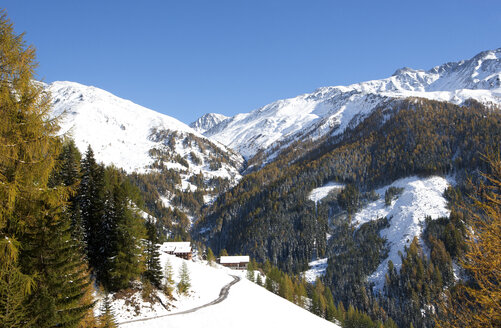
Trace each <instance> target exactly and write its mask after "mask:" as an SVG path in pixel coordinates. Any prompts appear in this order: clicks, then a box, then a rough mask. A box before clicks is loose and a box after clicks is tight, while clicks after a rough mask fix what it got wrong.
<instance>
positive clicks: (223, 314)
mask: <svg viewBox="0 0 501 328" xmlns="http://www.w3.org/2000/svg"><path fill="white" fill-rule="evenodd" d="M161 261H162V265H163V267H164V268H165V265H166V262H167V261H169V262H170V263H171V265H172V268H173V270H174V272H175V273H176V276H175V282H176V283H177V282H178V281H179V279H180V278H179V276H178V275H177V273H178V272H179V269H180V267H181V265H182V263H186V264H187V266H188V269H189V272H190V278H191V284H192V288H191V292H190V294H189V295H187V296H186V295H179V294H177V292H176V293H175V295H174V297H175V299H176V300H174V301H169V300H167V299H166V298H165V297H162V295H161V293H159V295H160V296H161V297H162V298H163V302H164V304H169V308H170V309H169V310H166V309H165V308H163V307H162V306H161V305H160V304H159V303H158V302H157V303H156V304H154V305H152V304H150V303H147V302H144V301H142V299H141V296H140V293H139V292H138V293H137V294H136V295H135V296H133V297H129V298H128V300H129V301H128V302H127V303H128V305H126V302H124V300H121V299H115V301H113V303H112V304H113V309H114V312H115V314H116V318H117V322H118V324H119V326H120V327H145V328H154V327H186V326H187V322H189V326H190V327H197V326H200V327H202V326H203V327H214V328H221V327H236V326H239V327H267V326H270V325H272V326H273V325H277V326H282V325H283V326H287V327H298V328H299V327H305V326H306V325H311V324H313V325H315V327H333V328H334V327H338V326H337V325H335V324H333V323H331V322H328V321H326V320H324V319H322V318H320V317H317V316H315V315H314V314H312V313H310V312H308V311H306V310H304V309H303V308H300V307H298V306H297V305H295V304H293V303H291V302H289V301H287V300H285V299H283V298H281V297H279V296H277V295H275V294H273V293H271V292H269V291H268V290H266V289H265V288H263V287H260V286H258V285H256V284H254V283H252V282H250V281H248V280H246V278H245V271H234V270H230V269H227V268H224V267H221V266H219V265H216V264H214V266H212V267H211V266H209V265H208V264H207V263H206V262H205V261H201V260H196V261H186V260H182V259H179V258H177V257H175V256H172V255H167V254H165V253H162V256H161ZM234 275H237V276H240V277H241V280H240V281H239V282H237V283H236V284H235V285H233V286H232V287H231V288H230V290H229V295H228V298H227V299H225V300H223V301H222V302H220V303H218V304H215V305H212V306H209V307H207V308H203V309H200V310H197V311H196V312H193V313H187V314H180V315H173V316H170V315H171V314H176V313H179V312H184V311H187V310H190V309H192V308H196V307H199V306H201V305H204V304H207V303H210V302H211V301H213V300H215V299H216V298H217V297H218V295H219V291H220V289H221V288H222V287H223V286H224V285H226V284H227V283H229V282H231V281H233V278H232V276H234ZM137 309H139V313H138V312H137V311H138V310H137ZM155 317H159V318H157V319H151V318H155ZM142 319H151V320H145V321H139V320H142ZM131 320H132V321H133V322H130V321H131Z"/></svg>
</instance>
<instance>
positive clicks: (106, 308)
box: [99, 294, 117, 328]
mask: <svg viewBox="0 0 501 328" xmlns="http://www.w3.org/2000/svg"><path fill="white" fill-rule="evenodd" d="M99 324H100V325H99V327H100V328H116V327H117V324H116V322H115V316H114V314H113V309H112V308H111V300H110V296H109V295H108V294H107V295H106V296H105V297H104V300H103V304H102V305H101V315H100V316H99Z"/></svg>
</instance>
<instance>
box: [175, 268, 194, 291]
mask: <svg viewBox="0 0 501 328" xmlns="http://www.w3.org/2000/svg"><path fill="white" fill-rule="evenodd" d="M179 278H180V280H179V282H178V284H177V290H178V292H179V294H187V293H188V291H189V289H190V287H191V282H190V272H189V270H188V266H187V265H186V262H184V261H183V264H182V265H181V268H180V269H179Z"/></svg>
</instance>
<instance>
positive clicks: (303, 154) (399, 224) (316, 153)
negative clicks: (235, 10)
mask: <svg viewBox="0 0 501 328" xmlns="http://www.w3.org/2000/svg"><path fill="white" fill-rule="evenodd" d="M35 84H36V85H37V86H38V87H39V88H41V89H43V90H45V91H47V92H48V94H50V107H51V109H50V117H51V118H54V119H56V120H57V121H58V124H59V126H60V130H59V131H58V132H57V136H58V137H57V139H58V140H61V144H62V146H61V147H62V150H61V151H60V152H58V153H60V155H59V157H58V160H57V163H56V164H54V170H53V171H54V172H55V173H54V172H53V173H51V175H50V178H47V180H48V181H49V182H48V186H51V187H50V188H52V189H51V190H52V191H54V190H59V189H58V187H61V188H62V186H64V187H68V188H69V189H71V191H70V192H68V195H69V196H68V199H67V203H68V204H69V205H68V204H66V203H65V204H64V205H61V206H62V207H64V206H66V207H64V208H65V210H62V212H64V213H65V214H61V216H62V217H63V216H64V215H68V216H69V217H71V220H70V221H71V225H70V224H68V226H67V227H65V228H64V229H63V228H61V229H62V230H64V231H66V232H68V231H71V238H70V237H69V236H70V233H69V232H68V240H69V239H74V240H80V241H79V243H77V244H78V245H77V246H74V247H80V248H81V249H84V250H85V251H84V252H86V253H85V258H86V259H87V260H88V264H89V270H90V272H92V276H91V277H92V279H93V280H94V281H95V282H96V286H97V285H98V284H101V285H102V286H103V287H102V288H103V289H104V290H105V291H106V293H107V295H108V296H102V295H104V294H105V293H104V292H99V291H97V289H93V291H92V293H94V294H96V293H97V294H99V295H101V296H100V297H99V302H98V303H97V304H95V305H94V304H93V303H92V302H89V306H88V307H89V308H91V307H94V309H95V313H98V314H99V315H100V316H101V317H104V318H105V319H102V320H104V321H106V320H107V319H106V318H107V317H106V316H107V315H111V312H115V318H116V320H115V321H116V323H118V324H120V325H123V326H124V327H125V326H128V327H157V326H158V327H161V326H162V327H163V326H164V324H167V323H170V324H171V326H172V327H183V326H190V325H186V322H191V323H192V326H193V325H199V326H202V325H203V326H204V327H225V326H228V327H231V326H236V325H239V326H243V327H254V326H266V325H267V324H270V325H277V326H280V325H282V326H287V327H304V326H306V325H311V324H313V325H315V326H326V327H328V326H336V325H337V326H342V327H374V328H376V327H416V328H417V327H433V326H435V325H436V323H437V320H438V319H437V317H439V316H444V315H446V314H444V313H445V312H444V310H443V308H444V301H443V299H444V295H446V293H453V291H454V290H455V286H457V285H458V284H460V283H462V282H464V281H468V280H469V279H470V278H471V276H470V273H469V272H468V271H467V270H464V269H463V268H462V266H461V261H460V259H461V257H462V256H463V255H464V254H465V252H467V250H468V247H467V235H468V231H469V229H470V227H471V222H470V221H469V219H470V216H471V213H472V212H471V211H472V210H468V207H470V205H472V204H473V203H475V201H476V200H474V199H473V197H470V196H471V195H473V194H475V192H476V191H477V187H478V186H480V185H483V184H484V183H488V182H489V180H488V179H486V176H485V175H486V174H487V175H489V174H492V175H494V174H495V173H496V171H495V170H494V169H493V168H492V166H491V165H490V159H491V158H492V157H491V156H490V155H491V154H499V151H500V145H501V48H499V49H496V50H488V51H483V52H481V53H479V54H477V55H476V56H474V57H472V58H471V59H467V60H462V61H459V62H450V63H446V64H443V65H439V66H436V67H433V68H431V69H429V70H416V69H411V68H407V67H405V68H401V69H398V70H397V71H396V72H395V73H394V74H393V75H392V76H390V77H388V78H385V79H381V80H374V81H366V82H360V83H357V84H352V85H349V86H330V87H322V88H319V89H317V90H315V91H313V92H311V93H307V94H303V95H299V96H297V97H294V98H289V99H283V100H277V101H275V102H273V103H271V104H268V105H265V106H263V107H261V108H258V109H255V110H252V111H250V112H248V113H242V114H237V115H235V116H233V117H226V116H224V115H221V114H215V113H210V114H206V115H204V116H202V117H200V118H199V119H198V120H196V121H195V122H193V123H191V124H190V125H186V124H184V123H182V122H180V121H178V120H177V119H175V118H172V117H169V116H167V115H164V114H160V113H158V112H155V111H153V110H151V109H148V108H145V107H142V106H140V105H137V104H134V103H132V102H131V101H128V100H124V99H121V98H119V97H116V96H114V95H112V94H110V93H109V92H107V91H104V90H101V89H98V88H96V87H92V86H85V85H82V84H79V83H76V82H53V83H50V84H44V83H38V82H37V83H35ZM2 88H3V87H2ZM11 98H15V97H13V96H12V97H11ZM2 133H3V132H2ZM0 164H1V163H0ZM2 165H3V164H2ZM498 173H499V172H498ZM47 175H49V173H47ZM2 181H3V180H2ZM486 181H487V182H486ZM491 182H492V181H491ZM37 183H38V182H37ZM48 188H49V187H48ZM50 188H49V189H50ZM2 190H3V189H2ZM47 202H49V201H47ZM471 207H473V206H471ZM6 208H7V207H6ZM66 209H67V210H66ZM26 212H27V213H28V212H29V211H28V210H27V211H26ZM68 213H69V214H68ZM2 215H3V214H2ZM0 218H1V216H0ZM82 222H83V223H82ZM0 223H2V221H0ZM70 226H71V227H70ZM50 227H51V229H52V228H54V229H58V228H57V227H56V226H50ZM0 228H2V229H3V227H2V226H1V225H0ZM42 230H43V229H42ZM2 231H3V230H2ZM44 231H45V230H44ZM0 236H3V235H0ZM123 236H126V237H123ZM5 238H7V235H6V236H5ZM25 238H26V240H29V241H30V242H31V240H32V239H30V238H33V240H35V241H36V240H37V239H36V238H37V236H31V235H28V237H25ZM2 239H3V238H2ZM7 240H8V238H7ZM139 240H142V241H141V242H139ZM167 241H190V242H191V245H192V246H193V248H194V255H193V256H194V259H193V260H191V261H190V260H182V259H180V258H177V257H174V256H173V255H169V254H167V253H168V251H167V249H166V248H165V247H166V244H163V245H162V246H160V245H161V244H162V243H164V242H167ZM61 243H62V242H61ZM2 245H3V244H2ZM33 245H34V244H33ZM51 247H52V246H51ZM54 247H56V246H54ZM58 247H59V246H58ZM62 248H64V247H62V246H61V249H62ZM61 251H62V250H61ZM27 252H33V254H35V253H36V248H35V247H33V248H32V249H29V248H28V249H27ZM159 252H160V253H161V255H159ZM214 253H215V254H219V255H220V256H221V255H225V254H226V255H228V254H229V255H249V256H250V258H251V261H250V263H249V269H248V271H247V272H245V271H243V272H239V273H234V271H231V270H229V269H226V268H223V267H221V266H219V265H217V264H214V263H213V260H214V257H215V256H214ZM30 254H31V253H30ZM30 254H28V255H27V256H31V255H30ZM35 255H36V254H35ZM35 255H34V256H33V258H36V256H35ZM0 258H1V257H0ZM51 258H52V259H53V257H51ZM87 260H86V261H87ZM155 261H156V262H155ZM23 265H24V264H23ZM27 266H28V267H29V265H28V264H27ZM13 270H14V269H13ZM188 270H189V272H190V273H191V275H192V276H191V279H192V281H191V284H189V283H188V282H187V281H185V278H186V275H187V272H188ZM83 271H85V270H81V272H83ZM173 271H176V272H179V274H178V275H177V276H175V275H174V274H173V273H172V272H173ZM33 272H37V271H36V270H35V269H34V271H33ZM79 272H80V271H79ZM56 273H57V272H56ZM56 273H55V274H54V275H55V276H56V275H57V274H56ZM34 275H35V274H34ZM77 278H78V277H77ZM77 278H75V281H76V280H77ZM54 279H55V278H54ZM240 280H244V281H240ZM232 282H233V283H234V286H233V285H232ZM86 284H87V285H90V284H91V282H90V281H89V282H88V283H86ZM258 284H259V285H261V286H262V287H259V286H258ZM87 285H86V286H87ZM172 286H177V290H175V291H174V289H173V287H172ZM232 286H233V287H232ZM0 288H1V286H0ZM82 288H83V287H82ZM229 288H231V289H229ZM225 290H226V295H225ZM228 290H229V294H228ZM450 291H451V292H450ZM46 292H47V293H49V294H50V288H48V287H47V291H46ZM92 293H90V294H92ZM273 294H277V295H278V296H280V298H279V297H277V296H276V295H273ZM218 295H219V298H220V300H219V299H218ZM447 295H452V294H447ZM89 297H90V296H89ZM226 297H227V298H228V299H226ZM214 299H218V300H219V301H214ZM38 301H39V300H38V299H34V300H33V302H32V303H29V305H28V306H30V307H32V306H38V305H37V304H39V303H37V302H38ZM61 302H62V301H61ZM219 302H221V304H218V303H219ZM42 303H43V302H41V301H40V304H42ZM63 303H64V302H63ZM292 303H295V305H294V304H292ZM211 305H212V306H213V311H215V312H214V313H216V315H218V316H221V317H224V318H225V320H224V322H221V321H212V320H211V319H210V318H211V315H210V312H208V310H207V309H206V310H204V309H203V308H204V307H206V306H211ZM54 306H56V305H54ZM0 307H1V304H0ZM82 308H83V307H82ZM244 309H245V310H246V311H247V312H246V314H245V316H248V318H245V319H244V320H243V322H242V316H243V314H242V313H243V310H244ZM198 310H200V311H198ZM39 312H40V313H42V312H43V311H39ZM312 313H313V314H314V315H316V316H314V315H313V314H312ZM173 314H178V315H176V316H173ZM262 315H267V316H269V317H274V316H275V317H279V318H280V320H275V321H264V320H263V317H262ZM319 317H321V318H319ZM40 318H43V316H42V315H41V314H40V317H37V319H36V320H38V321H36V322H42V321H41V319H40ZM324 319H325V320H324ZM47 320H48V319H47ZM51 320H52V319H51ZM89 320H90V319H89ZM104 321H103V322H104ZM112 321H113V320H110V322H112ZM47 322H48V321H47ZM89 322H91V321H89ZM270 322H271V323H270ZM35 325H36V324H35ZM89 325H91V324H89Z"/></svg>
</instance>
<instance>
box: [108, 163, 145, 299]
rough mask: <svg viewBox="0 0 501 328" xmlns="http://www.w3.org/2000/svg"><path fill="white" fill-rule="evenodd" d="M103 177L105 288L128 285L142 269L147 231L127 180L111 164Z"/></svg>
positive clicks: (117, 287)
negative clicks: (104, 179) (104, 181)
mask: <svg viewBox="0 0 501 328" xmlns="http://www.w3.org/2000/svg"><path fill="white" fill-rule="evenodd" d="M106 179H107V189H108V190H107V192H106V207H105V219H104V220H103V225H104V226H103V227H102V228H101V230H100V231H101V233H103V232H104V233H105V235H106V236H107V237H106V238H109V240H110V242H109V243H104V246H103V248H102V253H103V257H104V261H105V266H104V267H105V268H106V272H104V273H103V275H102V276H103V280H102V283H103V285H104V286H105V288H107V290H109V291H117V290H120V289H124V288H127V287H129V285H130V283H131V282H132V281H133V280H134V279H137V278H139V277H140V275H141V274H142V273H143V272H144V254H143V248H144V247H143V244H142V242H141V241H142V239H143V238H144V237H145V235H146V231H145V228H144V224H143V220H142V219H141V217H140V216H139V214H138V212H137V209H134V208H133V205H132V203H131V197H130V193H129V191H128V190H129V188H130V186H129V185H128V183H127V182H126V181H125V180H123V179H122V178H121V176H120V174H119V172H118V171H117V170H116V169H114V168H108V169H107V171H106Z"/></svg>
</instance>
